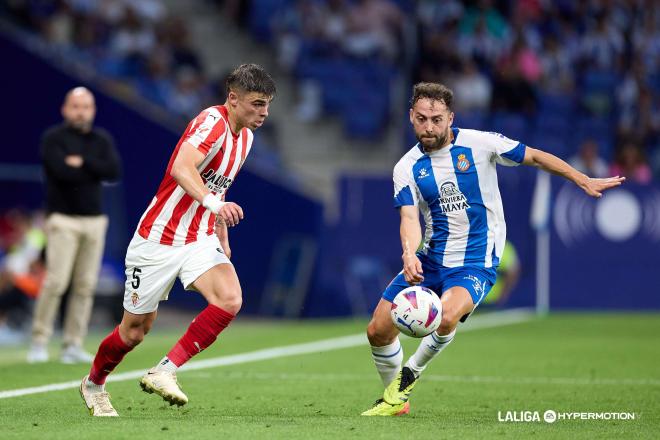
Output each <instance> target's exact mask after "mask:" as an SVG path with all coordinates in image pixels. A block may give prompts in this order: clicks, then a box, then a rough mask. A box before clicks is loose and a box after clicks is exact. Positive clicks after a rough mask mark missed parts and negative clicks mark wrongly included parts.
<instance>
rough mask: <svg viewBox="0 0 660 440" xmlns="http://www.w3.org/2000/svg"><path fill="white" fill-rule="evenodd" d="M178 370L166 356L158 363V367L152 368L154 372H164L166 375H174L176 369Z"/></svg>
mask: <svg viewBox="0 0 660 440" xmlns="http://www.w3.org/2000/svg"><path fill="white" fill-rule="evenodd" d="M177 368H179V367H177V366H176V365H175V364H174V362H172V361H171V360H170V358H168V357H167V356H165V357H164V358H163V359H161V360H160V362H158V365H156V367H155V368H154V369H155V370H156V371H166V372H168V373H174V372H176V369H177Z"/></svg>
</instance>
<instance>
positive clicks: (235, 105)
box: [80, 64, 275, 416]
mask: <svg viewBox="0 0 660 440" xmlns="http://www.w3.org/2000/svg"><path fill="white" fill-rule="evenodd" d="M226 86H227V94H228V95H227V101H226V102H225V104H224V105H219V106H214V107H209V108H207V109H206V110H204V111H203V112H201V113H200V114H199V115H198V116H197V117H196V118H195V119H193V120H192V121H191V122H190V123H189V124H188V127H187V128H186V130H185V132H184V133H183V135H182V136H181V139H180V140H179V142H178V144H177V145H176V148H175V150H174V153H172V157H171V159H170V162H169V164H168V166H167V171H166V172H165V176H164V177H163V180H162V181H161V183H160V186H159V187H158V192H157V193H156V196H155V197H154V198H153V200H152V201H151V203H150V204H149V207H148V208H147V210H146V211H145V213H144V215H143V216H142V218H141V219H140V222H139V224H138V227H137V230H136V232H135V235H134V237H133V239H132V240H131V243H130V244H129V246H128V250H127V252H126V286H125V292H124V309H125V310H124V316H123V318H122V321H121V323H120V324H119V325H118V326H117V327H116V328H115V329H114V331H112V332H111V333H110V334H109V335H108V336H107V337H106V338H105V339H104V340H103V342H101V345H100V346H99V349H98V352H97V354H96V357H95V358H94V362H93V365H92V368H91V370H90V372H89V374H88V375H86V376H85V377H84V378H83V380H82V383H81V385H80V393H81V395H82V397H83V400H84V401H85V404H86V405H87V408H88V409H89V410H90V412H91V413H92V415H94V416H117V412H116V411H115V409H114V408H113V407H112V404H111V403H110V396H109V394H108V393H107V392H106V391H105V385H104V384H105V380H106V377H107V376H108V375H109V374H110V373H111V372H112V370H113V369H114V368H115V367H116V366H117V365H118V364H119V363H120V362H121V360H122V359H123V357H124V356H125V355H126V353H128V352H129V351H131V350H132V349H133V348H135V346H137V345H138V344H139V343H140V342H142V339H143V338H144V335H145V334H147V333H148V332H149V329H150V328H151V325H152V324H153V322H154V320H155V319H156V311H157V308H158V303H159V302H160V301H162V300H165V299H167V295H168V294H169V291H170V289H171V288H172V285H173V284H174V282H175V281H176V278H177V277H178V278H179V279H180V280H181V283H182V284H183V285H184V287H185V288H186V289H187V290H195V291H198V292H199V293H201V294H202V295H203V296H204V298H205V299H206V300H207V301H208V306H207V307H206V308H205V309H204V310H203V311H202V312H201V313H200V314H199V315H198V316H197V317H196V318H195V319H194V320H193V321H192V323H191V324H190V327H188V330H187V331H186V333H185V334H184V335H183V336H182V337H181V339H179V341H178V342H177V343H176V344H175V345H174V347H172V349H171V350H170V352H169V353H167V355H166V356H165V357H164V358H163V359H162V360H161V361H160V362H159V363H158V364H157V365H156V366H155V367H154V368H152V369H151V370H149V371H148V372H147V374H145V375H144V377H143V378H142V379H141V380H140V385H141V386H142V389H143V390H144V391H147V392H149V393H156V394H158V395H160V396H161V397H163V399H165V400H166V401H168V402H170V404H177V405H184V404H185V403H187V402H188V398H187V396H186V395H185V394H184V393H183V392H182V391H181V389H180V388H179V385H178V383H177V381H176V374H175V372H176V369H177V368H178V367H180V366H181V365H183V364H184V363H185V362H187V361H188V360H189V359H190V358H191V357H192V356H194V355H195V354H197V353H199V352H201V351H202V350H204V349H205V348H207V347H208V346H210V345H211V344H212V343H213V342H214V341H215V339H216V338H217V336H218V334H220V332H221V331H223V330H224V329H225V328H226V327H227V326H228V325H229V323H230V322H231V321H232V320H233V319H234V317H235V316H236V314H237V313H238V311H239V310H240V308H241V301H242V297H241V286H240V284H239V281H238V277H237V275H236V271H235V270H234V266H233V265H232V264H231V262H230V260H229V258H230V256H231V250H230V248H229V241H228V234H227V227H232V226H235V225H237V224H238V223H239V222H240V220H242V219H243V210H242V209H241V207H240V206H238V205H237V204H236V203H233V202H228V201H225V194H226V192H227V189H228V188H229V186H230V185H231V184H232V183H233V181H234V179H235V178H236V175H237V174H238V171H239V170H240V169H241V166H242V165H243V162H244V161H245V159H246V158H247V155H248V153H249V152H250V148H251V146H252V139H253V134H252V130H255V129H257V128H259V127H260V126H261V125H262V124H263V123H264V120H265V119H266V117H267V116H268V107H269V105H270V102H271V100H272V99H273V97H274V95H275V83H274V82H273V80H272V78H271V77H270V76H269V75H268V73H266V71H265V70H264V69H263V68H261V67H260V66H257V65H255V64H243V65H241V66H239V67H238V68H236V70H234V71H233V72H232V73H231V74H230V76H229V77H228V78H227V83H226Z"/></svg>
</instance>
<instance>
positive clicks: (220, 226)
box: [215, 217, 231, 258]
mask: <svg viewBox="0 0 660 440" xmlns="http://www.w3.org/2000/svg"><path fill="white" fill-rule="evenodd" d="M215 235H217V236H218V240H220V246H222V250H223V251H225V255H226V256H227V258H231V248H230V247H229V230H228V228H227V223H225V221H224V220H223V219H221V218H220V217H218V220H217V221H216V223H215Z"/></svg>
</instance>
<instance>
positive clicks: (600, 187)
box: [579, 176, 626, 198]
mask: <svg viewBox="0 0 660 440" xmlns="http://www.w3.org/2000/svg"><path fill="white" fill-rule="evenodd" d="M625 180H626V178H625V177H619V176H615V177H606V178H604V179H594V178H591V177H587V179H586V180H585V181H583V182H580V183H579V186H580V188H582V189H583V190H584V192H586V193H587V194H589V195H590V196H591V197H596V198H600V197H602V196H603V191H605V190H607V189H610V188H614V187H616V186H619V185H621V184H622V183H623V182H624V181H625Z"/></svg>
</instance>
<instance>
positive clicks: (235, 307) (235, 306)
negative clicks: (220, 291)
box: [222, 294, 243, 315]
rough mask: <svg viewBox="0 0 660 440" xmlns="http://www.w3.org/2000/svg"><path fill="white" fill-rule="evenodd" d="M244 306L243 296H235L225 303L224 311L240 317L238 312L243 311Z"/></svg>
mask: <svg viewBox="0 0 660 440" xmlns="http://www.w3.org/2000/svg"><path fill="white" fill-rule="evenodd" d="M242 305H243V298H242V297H241V295H240V294H239V295H235V296H232V297H230V298H227V299H226V300H225V301H224V303H223V307H222V308H223V309H224V310H226V311H228V312H229V313H231V314H232V315H238V312H240V310H241V306H242Z"/></svg>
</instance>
